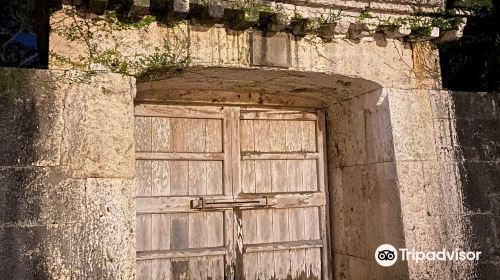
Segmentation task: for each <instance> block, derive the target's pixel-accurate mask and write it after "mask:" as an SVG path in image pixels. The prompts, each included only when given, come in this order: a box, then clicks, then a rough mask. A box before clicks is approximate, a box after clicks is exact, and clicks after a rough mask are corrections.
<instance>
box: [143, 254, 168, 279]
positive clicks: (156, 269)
mask: <svg viewBox="0 0 500 280" xmlns="http://www.w3.org/2000/svg"><path fill="white" fill-rule="evenodd" d="M171 270H172V267H171V266H170V260H169V259H159V260H153V261H152V264H151V279H152V280H167V279H168V280H170V279H172V271H171ZM146 279H149V278H141V280H146ZM138 280H139V279H138Z"/></svg>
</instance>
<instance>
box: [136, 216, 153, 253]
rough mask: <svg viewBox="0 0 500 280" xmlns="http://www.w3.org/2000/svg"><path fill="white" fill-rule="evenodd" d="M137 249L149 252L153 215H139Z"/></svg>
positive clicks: (137, 218) (137, 221)
mask: <svg viewBox="0 0 500 280" xmlns="http://www.w3.org/2000/svg"><path fill="white" fill-rule="evenodd" d="M136 229H137V232H136V242H135V243H136V248H137V251H149V250H151V247H152V240H151V214H145V215H137V217H136Z"/></svg>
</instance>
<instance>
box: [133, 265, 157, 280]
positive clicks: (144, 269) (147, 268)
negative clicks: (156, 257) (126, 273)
mask: <svg viewBox="0 0 500 280" xmlns="http://www.w3.org/2000/svg"><path fill="white" fill-rule="evenodd" d="M152 264H153V262H152V261H151V260H143V261H138V262H137V267H136V279H137V280H145V279H150V278H151V274H152V273H151V269H152Z"/></svg>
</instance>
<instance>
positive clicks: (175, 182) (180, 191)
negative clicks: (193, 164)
mask: <svg viewBox="0 0 500 280" xmlns="http://www.w3.org/2000/svg"><path fill="white" fill-rule="evenodd" d="M188 170H189V165H188V161H171V162H170V174H171V175H170V194H171V195H172V196H176V195H188V193H189V189H188V182H189V176H188V174H189V173H188Z"/></svg>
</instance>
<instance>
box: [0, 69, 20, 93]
mask: <svg viewBox="0 0 500 280" xmlns="http://www.w3.org/2000/svg"><path fill="white" fill-rule="evenodd" d="M25 84H26V83H25V81H24V79H23V78H22V77H21V76H20V75H18V73H17V71H14V69H7V68H0V97H7V98H9V99H14V98H17V97H20V96H21V92H22V89H23V88H24V87H25Z"/></svg>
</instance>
